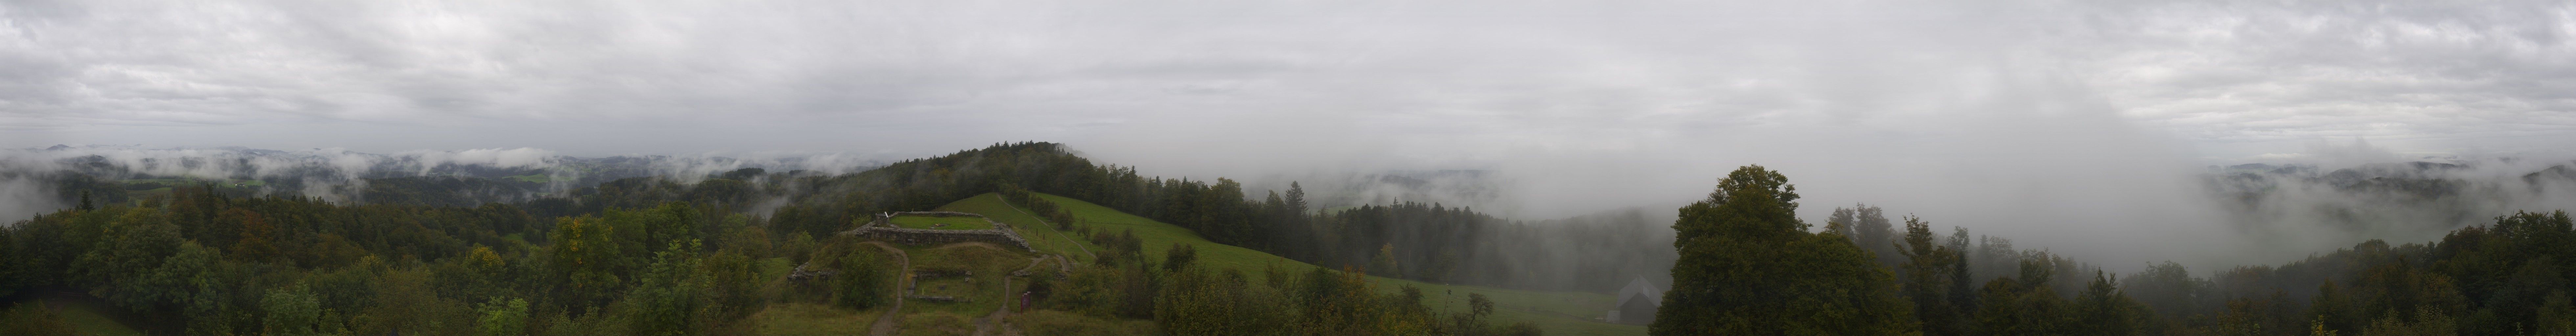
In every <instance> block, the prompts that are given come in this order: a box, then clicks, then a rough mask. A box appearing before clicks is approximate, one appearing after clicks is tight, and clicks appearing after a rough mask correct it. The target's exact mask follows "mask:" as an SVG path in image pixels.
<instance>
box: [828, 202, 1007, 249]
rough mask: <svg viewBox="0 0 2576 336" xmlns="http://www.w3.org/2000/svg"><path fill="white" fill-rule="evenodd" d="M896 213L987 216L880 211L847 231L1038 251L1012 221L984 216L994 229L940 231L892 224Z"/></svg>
mask: <svg viewBox="0 0 2576 336" xmlns="http://www.w3.org/2000/svg"><path fill="white" fill-rule="evenodd" d="M895 216H928V217H975V218H984V215H978V214H972V213H964V212H953V211H913V212H893V213H880V214H877V215H876V220H873V221H869V222H868V224H867V225H860V226H859V228H858V229H857V230H850V232H847V233H845V234H849V235H853V236H858V237H859V238H860V239H872V240H883V241H887V242H893V243H898V244H905V245H938V244H948V243H962V242H987V243H994V244H1001V245H1005V246H1011V247H1018V248H1020V249H1022V250H1028V251H1030V252H1037V249H1034V248H1030V247H1029V241H1028V240H1026V239H1021V238H1020V234H1019V233H1015V232H1011V225H1010V224H1002V223H1000V222H994V221H993V220H992V219H990V218H985V219H984V222H986V223H993V228H992V229H985V230H940V229H911V228H901V227H895V226H894V224H893V223H890V221H891V220H892V219H893V218H894V217H895Z"/></svg>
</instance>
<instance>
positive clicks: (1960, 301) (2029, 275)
mask: <svg viewBox="0 0 2576 336" xmlns="http://www.w3.org/2000/svg"><path fill="white" fill-rule="evenodd" d="M1796 190H1797V189H1796V187H1795V186H1793V185H1791V184H1789V183H1788V180H1787V177H1786V176H1785V175H1783V174H1782V173H1780V172H1776V171H1771V170H1768V169H1765V168H1762V167H1760V166H1748V167H1745V168H1743V169H1739V170H1737V171H1735V172H1734V173H1731V174H1729V175H1728V176H1727V177H1726V178H1725V179H1724V180H1721V181H1720V182H1719V184H1718V186H1717V188H1716V191H1714V192H1712V193H1710V194H1709V198H1708V199H1705V200H1702V201H1700V202H1698V203H1694V204H1692V205H1690V206H1687V207H1683V208H1681V209H1680V211H1681V213H1682V219H1681V220H1679V221H1678V222H1676V223H1674V225H1673V227H1674V229H1676V230H1678V231H1680V234H1681V236H1680V237H1679V238H1678V239H1677V240H1676V242H1675V244H1674V245H1675V248H1676V249H1678V250H1680V251H1681V252H1680V253H1681V257H1680V261H1679V262H1678V265H1676V266H1675V267H1674V268H1673V278H1674V281H1675V282H1674V285H1673V289H1672V290H1671V291H1669V292H1667V293H1666V297H1665V303H1664V306H1663V307H1662V309H1661V310H1660V311H1659V312H1658V314H1657V319H1656V320H1655V321H1654V324H1653V326H1652V332H1653V333H1654V334H1658V335H1738V334H1781V335H1793V334H1794V335H1863V334H1876V335H1899V334H1923V335H2285V336H2286V335H2337V334H2343V335H2370V336H2376V335H2567V334H2576V305H2570V303H2569V299H2570V298H2569V295H2570V290H2571V289H2576V287H2570V285H2571V284H2570V283H2569V282H2568V281H2567V279H2568V277H2569V276H2570V275H2571V274H2569V273H2568V270H2567V269H2564V268H2562V267H2561V266H2559V265H2558V264H2557V263H2558V260H2564V259H2566V258H2568V257H2570V253H2576V225H2571V221H2570V218H2569V216H2568V215H2567V213H2566V212H2565V211H2552V212H2546V213H2533V212H2515V213H2512V214H2506V215H2502V216H2497V217H2494V218H2493V220H2492V222H2491V223H2489V224H2485V225H2478V226H2472V227H2467V228H2461V229H2458V230H2456V231H2453V232H2452V233H2451V234H2450V235H2448V236H2446V237H2444V238H2442V239H2441V240H2439V241H2435V242H2430V243H2428V244H2402V245H2394V246H2392V245H2390V244H2389V243H2387V242H2383V241H2378V240H2371V241H2366V242H2362V243H2360V244H2358V245H2355V246H2354V247H2353V248H2350V249H2343V250H2338V251H2334V252H2333V253H2328V254H2322V255H2318V256H2314V257H2310V258H2308V259H2306V260H2302V261H2298V262H2293V263H2289V264H2285V265H2281V266H2244V267H2237V268H2234V269H2230V270H2227V271H2224V272H2220V273H2218V274H2214V275H2209V276H2206V277H2199V276H2193V275H2192V274H2191V273H2190V271H2189V270H2187V269H2185V268H2183V267H2182V266H2180V265H2177V264H2173V263H2164V264H2161V265H2155V266H2152V267H2149V268H2147V269H2146V270H2145V271H2142V272H2137V273H2136V274H2130V275H2127V276H2125V277H2124V276H2118V275H2114V274H2109V273H2106V272H2102V271H2100V270H2098V269H2096V268H2092V267H2089V266H2084V265H2081V264H2077V263H2073V262H2072V261H2069V260H2066V259H2065V258H2063V257H2057V256H2053V255H2051V254H2049V253H2046V252H2045V251H2022V252H2020V253H2012V252H2011V247H2010V246H2009V241H2008V240H2005V241H1998V240H1994V239H1992V238H1987V239H1982V240H1983V241H1981V242H1979V244H1978V246H1976V247H1974V248H1970V247H1969V242H1968V238H1967V234H1966V231H1965V230H1964V229H1954V230H1953V234H1951V235H1949V236H1948V237H1947V238H1944V237H1942V235H1939V234H1938V233H1936V232H1934V230H1933V229H1932V228H1931V224H1930V223H1929V222H1927V221H1926V220H1924V219H1922V218H1916V217H1906V218H1905V219H1904V225H1903V228H1902V229H1895V228H1891V227H1889V226H1888V224H1887V221H1886V220H1885V219H1884V216H1883V211H1882V210H1880V209H1876V208H1872V207H1867V206H1861V207H1857V208H1841V209H1837V210H1836V211H1835V212H1834V215H1833V216H1832V217H1831V218H1829V219H1828V222H1827V223H1826V226H1825V227H1824V228H1823V230H1817V231H1816V232H1810V227H1809V224H1808V223H1806V222H1804V221H1802V220H1800V219H1798V218H1796V217H1795V216H1794V211H1795V210H1796V208H1797V207H1798V203H1797V202H1796V201H1797V200H1798V198H1799V195H1798V194H1797V192H1796ZM1997 244H2002V245H2000V246H1998V245H1997ZM1882 246H1883V247H1882ZM1889 252H1893V253H1889ZM1987 265H2016V266H2017V267H2013V268H2011V269H1998V268H1999V267H1992V266H1987ZM2087 269H2091V270H2090V271H2086V270H2087ZM2070 271H2071V272H2070ZM2069 284H2080V285H2078V286H2069Z"/></svg>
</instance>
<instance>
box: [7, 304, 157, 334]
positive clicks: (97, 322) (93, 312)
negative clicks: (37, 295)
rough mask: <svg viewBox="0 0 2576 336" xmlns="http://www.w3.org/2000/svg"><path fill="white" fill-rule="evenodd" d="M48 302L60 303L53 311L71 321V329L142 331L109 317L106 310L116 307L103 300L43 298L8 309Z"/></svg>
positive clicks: (30, 306)
mask: <svg viewBox="0 0 2576 336" xmlns="http://www.w3.org/2000/svg"><path fill="white" fill-rule="evenodd" d="M48 302H50V303H52V304H58V305H61V308H57V309H55V310H54V313H55V314H59V315H61V316H62V317H63V322H68V323H71V325H72V328H73V329H78V330H80V331H81V332H83V333H88V334H90V335H100V336H123V335H143V332H142V331H137V330H135V329H134V328H132V327H127V326H125V324H123V323H117V322H116V320H115V319H112V318H109V317H108V312H110V311H113V310H115V309H116V307H110V306H108V305H107V304H106V303H104V302H93V301H89V300H68V299H59V298H44V299H35V300H26V301H20V302H18V303H16V304H13V305H11V307H9V309H12V310H16V309H33V308H35V307H33V305H40V304H46V303H48ZM12 313H14V311H12Z"/></svg>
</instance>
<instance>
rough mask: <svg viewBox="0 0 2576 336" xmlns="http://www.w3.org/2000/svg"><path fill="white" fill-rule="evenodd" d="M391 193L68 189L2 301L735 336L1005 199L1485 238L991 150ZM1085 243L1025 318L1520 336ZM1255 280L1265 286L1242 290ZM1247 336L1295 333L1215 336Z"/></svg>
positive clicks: (323, 327)
mask: <svg viewBox="0 0 2576 336" xmlns="http://www.w3.org/2000/svg"><path fill="white" fill-rule="evenodd" d="M1068 181H1080V182H1088V183H1071V182H1068ZM89 182H93V184H92V185H96V186H104V187H110V188H112V187H114V185H113V184H110V183H98V182H100V181H95V180H89ZM389 182H394V183H371V184H369V187H370V188H371V191H373V190H382V191H384V192H383V193H381V194H371V195H383V196H371V197H370V198H371V199H372V200H373V201H371V202H364V203H363V204H353V203H344V202H331V201H325V200H320V199H314V198H306V197H252V196H249V195H248V194H249V191H248V190H243V189H242V188H228V187H226V186H220V185H214V184H198V185H188V186H175V187H169V188H171V189H169V192H168V193H166V194H156V195H152V196H147V197H140V198H121V197H109V196H101V195H111V193H108V192H105V190H98V189H100V188H91V189H82V188H70V190H74V191H75V193H76V194H75V195H68V196H69V197H73V198H76V199H77V202H78V204H79V205H78V206H76V207H74V208H72V209H67V210H64V211H60V212H55V213H49V214H44V215H40V216H37V217H36V218H33V219H30V220H26V221H23V222H19V223H16V225H12V226H10V227H8V228H7V229H5V230H0V234H4V235H5V238H6V239H0V243H5V244H7V245H6V246H5V247H0V260H5V261H6V262H5V265H0V294H12V293H28V292H43V291H56V292H79V293H86V294H88V295H91V296H95V297H98V298H101V299H104V300H106V301H109V302H112V303H113V304H114V305H115V306H117V307H119V308H122V309H126V310H130V311H133V312H137V313H141V314H145V315H149V316H162V317H171V318H167V319H157V320H156V321H154V322H156V323H162V324H164V325H156V326H146V328H147V329H150V330H152V331H155V332H159V333H184V334H240V335H304V334H388V333H410V334H437V335H462V334H483V335H517V334H539V335H574V334H600V335H627V334H734V333H740V332H741V329H740V328H742V327H743V325H742V323H740V319H741V318H743V317H744V316H745V315H746V314H748V313H750V312H752V311H754V310H756V309H757V307H759V306H760V305H762V304H764V303H769V302H809V301H810V302H817V303H829V304H834V305H840V306H845V307H868V306H871V305H875V304H878V303H879V302H883V301H886V300H887V299H888V297H889V296H890V295H891V290H892V288H890V287H891V285H890V283H891V282H890V281H885V280H884V279H881V278H879V277H885V276H891V274H893V272H887V271H886V270H883V269H882V268H884V267H890V266H889V265H885V263H884V262H882V259H881V258H882V256H881V255H877V254H878V252H875V251H874V249H873V248H870V247H865V245H864V244H858V243H857V242H853V241H851V240H849V239H847V238H845V237H844V236H840V235H835V234H832V233H833V232H834V231H838V230H843V229H847V228H849V227H850V225H851V224H854V223H855V221H856V220H857V219H858V218H859V217H860V216H865V214H870V213H876V212H882V211H906V210H928V209H930V208H931V207H935V206H938V205H940V204H943V203H945V202H947V201H951V200H956V199H961V198H965V197H967V196H972V195H976V194H981V193H986V192H995V191H1004V190H1005V188H1010V189H1011V190H1020V189H1017V188H1018V187H1017V186H1020V185H1026V186H1031V188H1030V189H1029V190H1040V191H1048V192H1054V193H1061V194H1065V195H1072V196H1075V197H1083V198H1084V199H1086V200H1095V201H1096V202H1098V203H1100V204H1111V205H1114V206H1118V207H1121V210H1129V211H1135V212H1137V213H1139V214H1144V215H1148V216H1153V217H1154V218H1157V219H1158V220H1167V221H1170V222H1173V223H1189V224H1188V225H1187V226H1189V228H1190V229H1193V230H1196V231H1197V232H1201V234H1203V235H1205V236H1206V237H1207V238H1209V239H1211V240H1216V241H1220V242H1225V243H1230V244H1239V245H1243V246H1251V247H1256V248H1260V249H1263V250H1267V251H1273V252H1275V253H1280V254H1283V255H1293V254H1295V253H1300V252H1295V251H1303V252H1302V253H1303V254H1304V255H1306V258H1317V259H1305V260H1316V262H1315V263H1316V264H1318V265H1335V266H1340V265H1339V264H1335V263H1333V261H1331V260H1323V259H1320V258H1326V257H1325V256H1323V254H1322V253H1320V252H1321V251H1336V250H1338V246H1339V245H1319V244H1318V243H1316V242H1314V241H1310V240H1295V239H1289V238H1283V237H1280V235H1302V236H1297V237H1325V236H1327V235H1324V234H1318V233H1315V232H1314V231H1313V230H1318V229H1320V228H1324V227H1325V226H1322V225H1318V224H1317V223H1327V222H1328V221H1329V222H1330V223H1346V224H1344V225H1385V223H1388V222H1390V221H1399V220H1417V219H1420V218H1427V217H1389V216H1414V214H1430V215H1424V216H1450V217H1455V218H1472V219H1475V220H1480V221H1482V220H1490V217H1485V216H1482V215H1475V214H1473V213H1472V212H1470V211H1466V210H1465V209H1457V208H1447V207H1440V206H1436V205H1431V206H1425V205H1417V204H1401V205H1395V206H1389V207H1364V208H1362V209H1356V210H1351V211H1344V212H1340V213H1339V215H1337V216H1317V215H1314V213H1315V212H1312V211H1306V210H1302V209H1300V208H1299V207H1302V205H1291V204H1296V203H1298V202H1302V201H1301V200H1299V196H1297V194H1298V193H1300V191H1298V190H1290V191H1289V192H1288V195H1289V196H1286V197H1284V198H1282V197H1272V198H1270V202H1267V203H1263V202H1255V201H1251V200H1249V199H1248V198H1246V197H1244V196H1243V194H1242V191H1241V190H1239V188H1238V187H1236V184H1235V183H1234V182H1233V181H1230V180H1224V179H1220V180H1218V181H1217V182H1216V183H1207V182H1202V181H1191V180H1178V179H1148V178H1141V177H1137V175H1135V173H1134V170H1133V168H1124V167H1110V166H1093V165H1090V164H1089V163H1088V162H1087V161H1084V160H1082V159H1080V158H1079V157H1075V156H1073V155H1071V154H1070V153H1069V152H1067V151H1065V150H1063V149H1061V148H1060V147H1058V146H1057V145H1054V144H1044V143H1021V144H1006V145H997V146H994V147H992V148H986V149H982V150H970V151H964V152H960V153H958V154H955V155H949V156H943V157H938V158H930V159H922V160H912V161H905V162H899V163H895V164H892V165H888V166H886V167H883V168H879V169H874V170H869V171H865V172H861V173H856V174H846V175H822V174H811V173H805V172H787V173H769V172H765V171H763V170H760V169H744V170H737V171H732V172H726V173H719V174H714V175H711V176H705V177H703V178H697V179H688V180H683V179H678V178H668V177H645V178H629V179H620V180H614V181H609V182H605V183H601V184H599V185H597V186H593V187H586V188H581V189H578V190H574V191H572V192H570V193H567V194H568V195H567V197H550V198H541V199H535V200H529V201H525V202H520V203H517V204H503V203H487V204H480V205H475V206H470V207H463V206H455V205H456V204H453V203H454V202H455V200H457V199H460V198H458V197H459V196H457V195H467V196H471V194H465V193H460V191H475V190H488V189H490V187H491V185H489V184H485V183H483V182H477V181H475V180H473V179H454V178H426V179H419V180H416V181H389ZM113 195H118V196H122V195H124V194H121V193H115V194H113ZM763 213H765V214H766V215H763ZM1364 216H1375V218H1371V217H1364ZM1349 223H1355V224H1349ZM1483 223H1484V222H1460V224H1459V225H1453V226H1444V227H1440V228H1439V229H1440V230H1458V231H1459V232H1466V231H1464V230H1470V229H1473V228H1474V227H1472V226H1466V225H1482V224H1483ZM1383 231H1386V232H1394V231H1396V230H1383ZM1331 236H1332V237H1337V238H1340V239H1351V240H1357V241H1360V242H1362V243H1354V244H1357V245H1353V246H1365V245H1378V246H1391V245H1397V244H1401V245H1406V246H1408V247H1411V246H1413V245H1414V244H1409V243H1393V242H1396V241H1400V239H1391V238H1387V237H1381V236H1378V235H1374V234H1369V233H1368V232H1360V234H1341V235H1331ZM1091 239H1092V240H1093V242H1095V243H1099V244H1100V245H1102V246H1108V247H1111V249H1112V251H1106V252H1109V253H1106V255H1107V257H1106V258H1103V259H1101V260H1099V262H1097V263H1095V264H1094V266H1096V267H1087V268H1082V269H1078V270H1075V271H1074V272H1072V274H1070V277H1069V278H1068V279H1069V280H1066V281H1064V283H1062V284H1058V285H1053V286H1046V285H1033V286H1037V287H1036V288H1052V289H1051V290H1048V291H1049V292H1055V293H1062V294H1061V295H1046V296H1045V300H1043V301H1042V302H1041V303H1042V304H1043V305H1044V306H1048V307H1058V308H1062V309H1063V310H1067V311H1080V312H1084V313H1086V314H1090V315H1093V316H1096V317H1100V318H1111V319H1146V320H1152V321H1155V322H1156V324H1157V325H1158V326H1160V327H1161V328H1162V329H1163V330H1165V332H1167V333H1172V334H1236V335H1242V334H1280V335H1297V334H1421V333H1426V332H1435V333H1442V334H1460V333H1474V334H1535V333H1537V332H1538V330H1537V329H1536V328H1535V327H1532V326H1530V325H1527V324H1497V323H1493V322H1494V321H1491V319H1490V318H1488V316H1490V314H1492V312H1491V311H1490V308H1486V309H1483V310H1469V311H1464V312H1433V311H1431V310H1430V309H1429V308H1426V307H1425V305H1424V303H1423V302H1422V301H1423V300H1424V299H1425V297H1424V294H1423V293H1422V292H1421V291H1419V290H1417V289H1413V288H1409V287H1406V288H1378V287H1377V285H1376V284H1375V283H1374V282H1373V281H1369V280H1367V278H1363V277H1360V275H1361V274H1370V273H1371V272H1370V271H1367V270H1364V267H1365V266H1351V267H1349V268H1343V269H1342V270H1341V271H1325V269H1331V268H1319V269H1317V270H1316V271H1312V272H1291V271H1283V270H1277V269H1272V270H1240V269H1205V268H1201V267H1195V266H1193V263H1191V256H1190V255H1191V254H1190V251H1189V250H1188V249H1179V250H1176V251H1172V252H1170V253H1167V254H1166V255H1154V256H1149V255H1145V254H1144V253H1141V251H1142V250H1143V249H1142V248H1141V247H1140V246H1138V244H1137V243H1136V242H1137V240H1136V239H1134V238H1133V237H1132V235H1129V236H1127V237H1125V238H1124V239H1122V238H1121V237H1120V236H1118V235H1096V236H1094V237H1091ZM1424 245H1429V246H1441V245H1431V244H1424ZM1433 249H1453V250H1452V251H1443V252H1440V253H1436V254H1437V255H1445V256H1448V257H1449V258H1451V259H1450V260H1458V259H1459V258H1458V257H1457V256H1458V255H1461V253H1459V251H1466V250H1464V249H1463V248H1457V247H1433ZM1370 251H1377V252H1379V253H1375V254H1363V255H1355V256H1340V255H1335V256H1331V257H1340V258H1363V259H1375V260H1379V261H1386V260H1389V259H1391V258H1394V257H1395V256H1396V254H1394V253H1395V252H1391V251H1387V250H1385V249H1370ZM1417 251H1429V250H1428V249H1423V250H1417ZM1422 253H1424V254H1435V253H1431V252H1422ZM769 259H785V260H786V261H787V262H788V263H791V264H795V265H806V266H813V267H815V268H816V269H829V270H836V271H840V272H846V273H849V274H851V275H852V276H845V277H842V278H841V279H842V280H840V281H834V282H832V283H828V284H814V283H783V282H780V281H764V280H760V279H759V278H756V277H757V276H758V275H757V270H756V268H757V267H759V266H758V265H755V263H757V262H759V261H761V260H769ZM1423 259H1428V258H1423ZM870 260H876V261H870ZM1406 261H1407V262H1408V263H1410V261H1412V259H1407V260H1406ZM1380 264H1393V262H1381V263H1380ZM1352 265H1356V264H1352ZM1395 268H1396V267H1386V269H1395ZM1426 269H1427V268H1426ZM1252 271H1266V272H1268V274H1265V275H1264V276H1261V277H1258V278H1251V277H1246V276H1245V273H1244V272H1252ZM1397 272H1400V271H1390V272H1386V273H1387V274H1400V273H1397ZM1433 273H1439V272H1433ZM1416 276H1417V277H1436V276H1440V275H1437V274H1426V275H1416ZM1251 279H1260V280H1259V281H1257V282H1255V281H1252V280H1251ZM1050 294H1052V293H1050ZM1476 299H1478V301H1482V300H1481V299H1482V298H1481V297H1477V298H1476ZM1243 302H1271V303H1270V304H1264V305H1260V306H1262V307H1269V308H1276V309H1282V310H1278V311H1245V310H1230V309H1205V308H1206V307H1210V306H1211V305H1226V306H1231V305H1235V304H1239V303H1243ZM1484 305H1485V306H1490V305H1491V304H1490V303H1485V304H1484ZM19 311H20V312H30V314H35V313H41V312H43V311H45V310H43V309H24V310H19ZM1282 311H1286V312H1296V313H1297V314H1279V313H1280V312H1282ZM1209 314H1215V315H1209ZM1254 317H1259V318H1278V320H1263V321H1270V322H1281V323H1293V325H1294V326H1295V327H1293V328H1281V327H1279V326H1277V325H1244V324H1237V323H1236V322H1234V321H1236V320H1237V319H1241V318H1254ZM8 318H9V320H8V321H45V320H47V319H46V318H45V317H43V316H12V317H8ZM1265 323H1268V322H1265ZM9 324H10V326H9V327H10V328H33V329H11V330H5V331H13V332H19V333H39V334H42V333H54V332H62V331H64V330H62V329H46V328H47V327H48V326H56V325H55V324H48V323H35V322H29V323H16V322H12V323H9Z"/></svg>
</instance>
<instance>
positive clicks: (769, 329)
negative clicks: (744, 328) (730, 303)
mask: <svg viewBox="0 0 2576 336" xmlns="http://www.w3.org/2000/svg"><path fill="white" fill-rule="evenodd" d="M884 313H885V310H884V309H870V310H865V311H857V310H849V309H843V308H838V307H832V306H831V305H826V304H820V303H801V302H800V303H778V304H771V305H769V307H768V308H766V309H762V310H761V311H760V312H759V313H753V314H751V317H748V318H745V319H744V320H745V321H747V322H749V323H751V324H752V330H751V333H752V334H753V335H866V334H868V326H869V325H870V324H874V323H876V322H877V315H879V314H884Z"/></svg>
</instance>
